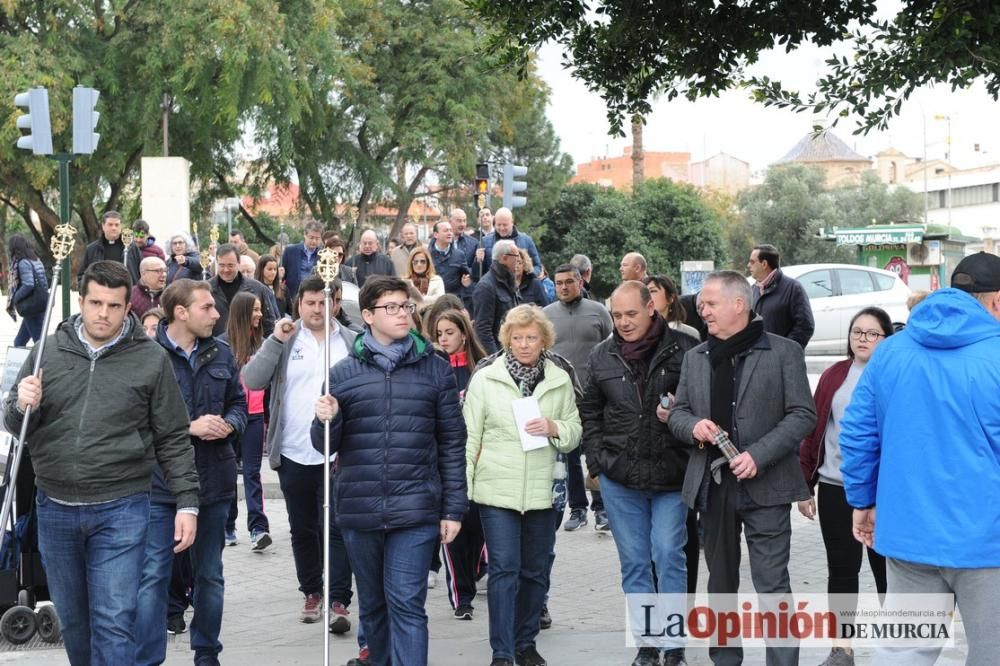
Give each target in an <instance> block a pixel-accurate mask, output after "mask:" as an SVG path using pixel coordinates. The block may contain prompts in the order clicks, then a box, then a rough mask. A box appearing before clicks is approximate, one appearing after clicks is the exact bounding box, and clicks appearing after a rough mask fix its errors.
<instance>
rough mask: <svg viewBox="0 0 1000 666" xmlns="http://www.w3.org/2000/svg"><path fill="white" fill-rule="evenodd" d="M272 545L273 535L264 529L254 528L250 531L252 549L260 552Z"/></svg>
mask: <svg viewBox="0 0 1000 666" xmlns="http://www.w3.org/2000/svg"><path fill="white" fill-rule="evenodd" d="M270 545H271V535H270V534H268V533H267V532H264V531H263V530H254V531H253V532H251V533H250V550H252V551H254V552H256V553H259V552H260V551H262V550H264V549H265V548H267V547H268V546H270Z"/></svg>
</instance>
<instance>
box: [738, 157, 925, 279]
mask: <svg viewBox="0 0 1000 666" xmlns="http://www.w3.org/2000/svg"><path fill="white" fill-rule="evenodd" d="M824 182H825V178H824V173H823V171H822V169H819V168H818V167H810V166H804V165H800V164H789V165H783V166H778V167H772V168H771V169H769V170H768V172H767V178H766V179H765V180H764V183H763V184H762V185H760V186H759V187H756V188H754V189H751V190H747V191H746V192H744V193H743V194H742V195H741V196H740V198H739V206H740V211H741V213H742V215H743V217H744V221H745V222H744V223H745V227H746V230H747V231H748V232H749V235H750V237H751V238H752V239H753V241H754V242H755V243H770V244H772V245H775V246H776V247H777V248H778V249H779V250H780V251H781V262H782V263H783V264H811V263H823V262H832V263H854V259H855V254H856V248H855V247H854V246H837V245H835V244H834V243H833V242H832V241H830V240H824V239H823V238H822V237H821V235H822V232H823V231H824V230H826V231H830V230H832V229H833V228H834V227H841V228H843V227H863V226H866V225H869V224H872V223H873V222H877V223H879V224H885V223H889V222H902V221H916V220H919V219H920V215H921V211H922V210H923V204H922V200H921V199H920V195H919V194H916V193H914V192H911V191H910V190H907V189H906V188H902V187H899V188H895V189H892V190H890V189H889V188H888V187H887V186H886V185H885V184H884V183H882V182H881V181H880V180H879V179H878V176H877V175H876V174H875V173H874V172H869V173H865V174H864V175H863V176H862V178H861V182H860V184H859V185H849V186H848V185H845V186H841V187H837V188H834V189H833V190H827V189H826V188H825V186H824ZM746 256H749V254H747V255H746ZM734 261H735V259H734Z"/></svg>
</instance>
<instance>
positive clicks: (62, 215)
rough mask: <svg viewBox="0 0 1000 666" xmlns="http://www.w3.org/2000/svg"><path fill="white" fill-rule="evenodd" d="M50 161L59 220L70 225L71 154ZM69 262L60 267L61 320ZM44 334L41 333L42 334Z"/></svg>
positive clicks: (65, 313) (65, 310)
mask: <svg viewBox="0 0 1000 666" xmlns="http://www.w3.org/2000/svg"><path fill="white" fill-rule="evenodd" d="M52 159H54V160H56V161H57V162H59V219H60V220H61V221H62V223H63V224H69V223H70V219H69V218H70V205H69V202H70V199H69V163H70V162H71V161H73V154H72V153H56V154H55V155H52ZM69 261H70V258H69V257H68V256H67V257H66V258H65V259H63V265H62V318H63V319H66V318H67V317H69V298H70V284H69ZM44 333H45V332H44V331H43V334H44Z"/></svg>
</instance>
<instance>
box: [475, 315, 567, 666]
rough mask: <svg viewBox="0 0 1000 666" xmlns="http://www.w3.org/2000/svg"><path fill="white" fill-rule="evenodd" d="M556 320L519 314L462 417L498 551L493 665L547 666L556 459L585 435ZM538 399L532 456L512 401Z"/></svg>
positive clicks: (494, 556)
mask: <svg viewBox="0 0 1000 666" xmlns="http://www.w3.org/2000/svg"><path fill="white" fill-rule="evenodd" d="M553 342H555V330H554V329H553V327H552V324H551V322H549V320H548V318H547V317H546V316H545V315H544V314H543V313H542V310H541V308H539V307H537V306H534V305H520V306H518V307H516V308H513V309H512V310H510V312H508V313H507V317H506V318H505V319H504V323H503V326H501V327H500V344H501V345H502V347H503V353H502V354H500V356H499V357H497V359H496V360H495V361H493V363H491V364H490V365H488V366H487V367H485V368H483V369H482V370H479V371H478V372H476V373H475V374H474V375H473V376H472V381H471V382H470V383H469V388H468V389H467V391H466V395H465V406H464V408H463V413H464V415H465V423H466V427H467V429H468V432H469V439H468V445H467V447H466V475H467V477H468V482H469V499H470V500H472V501H473V502H476V503H477V504H479V510H480V516H481V518H482V523H483V531H484V533H485V535H486V549H487V552H489V561H490V569H489V573H490V577H489V583H488V590H489V608H490V647H492V648H493V661H492V663H491V666H513V663H514V661H515V659H516V660H517V663H518V664H524V665H527V666H544V664H545V660H544V659H543V658H542V657H541V655H539V654H538V651H537V650H536V649H535V637H536V636H537V635H538V623H539V617H540V615H541V612H542V605H543V604H544V603H545V592H546V590H547V585H548V581H547V579H548V559H549V553H550V552H551V551H552V548H553V546H554V542H555V531H554V530H553V525H554V524H555V520H556V517H555V512H554V510H553V508H552V481H553V472H554V469H555V465H556V452H557V451H561V452H567V451H572V450H573V449H574V448H575V447H576V446H577V445H578V444H579V443H580V434H581V431H582V428H581V425H580V416H579V414H578V413H577V411H576V397H575V394H574V392H573V382H572V380H571V379H570V376H569V375H568V374H567V373H566V372H565V371H564V370H562V369H561V368H559V367H557V366H556V365H555V364H554V363H552V361H550V360H548V359H546V357H545V351H546V350H547V349H549V348H551V347H552V344H553ZM525 397H531V398H534V400H535V401H537V404H538V408H539V412H540V413H541V416H540V417H537V418H532V419H529V420H528V421H527V422H525V423H524V428H523V429H524V432H526V433H528V434H531V435H537V436H541V437H547V438H548V443H547V445H545V446H542V447H541V448H534V449H530V450H525V446H524V445H523V444H522V442H521V434H520V433H519V432H518V427H517V424H516V422H515V418H514V407H513V402H514V401H515V400H519V399H521V398H525Z"/></svg>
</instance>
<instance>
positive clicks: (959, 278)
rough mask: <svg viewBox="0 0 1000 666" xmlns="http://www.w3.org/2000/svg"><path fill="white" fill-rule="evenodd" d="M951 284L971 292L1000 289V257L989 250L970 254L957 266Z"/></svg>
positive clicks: (978, 292) (979, 292) (977, 292)
mask: <svg viewBox="0 0 1000 666" xmlns="http://www.w3.org/2000/svg"><path fill="white" fill-rule="evenodd" d="M951 286H952V287H954V288H955V289H961V290H962V291H965V292H968V293H970V294H981V293H984V292H990V291H1000V257H998V256H997V255H995V254H989V253H988V252H977V253H976V254H970V255H969V256H968V257H966V258H965V259H962V261H960V262H958V266H956V267H955V272H954V273H952V274H951Z"/></svg>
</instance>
